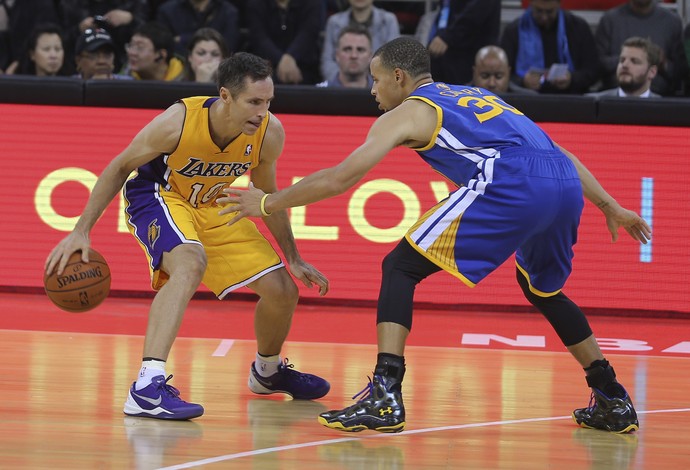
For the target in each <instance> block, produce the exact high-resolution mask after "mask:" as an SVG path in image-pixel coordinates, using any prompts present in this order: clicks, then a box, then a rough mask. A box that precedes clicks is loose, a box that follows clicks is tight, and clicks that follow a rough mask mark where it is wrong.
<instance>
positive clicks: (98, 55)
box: [74, 28, 132, 80]
mask: <svg viewBox="0 0 690 470" xmlns="http://www.w3.org/2000/svg"><path fill="white" fill-rule="evenodd" d="M74 53H75V55H74V62H75V63H76V66H77V75H75V76H76V77H78V78H81V79H84V80H90V79H130V80H131V79H132V77H131V76H129V75H115V74H113V72H114V70H115V44H114V43H113V39H112V37H111V36H110V34H108V32H107V31H106V30H105V29H102V28H96V29H87V30H86V31H84V33H83V34H82V35H81V36H79V38H78V39H77V44H76V46H75V49H74Z"/></svg>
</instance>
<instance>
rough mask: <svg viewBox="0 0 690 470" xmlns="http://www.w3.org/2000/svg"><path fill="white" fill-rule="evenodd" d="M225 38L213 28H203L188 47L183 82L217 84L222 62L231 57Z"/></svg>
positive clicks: (195, 34)
mask: <svg viewBox="0 0 690 470" xmlns="http://www.w3.org/2000/svg"><path fill="white" fill-rule="evenodd" d="M229 56H230V51H229V50H228V45H227V44H226V43H225V38H223V36H222V35H221V34H220V33H219V32H218V31H216V30H215V29H213V28H201V29H199V30H198V31H197V32H196V33H194V35H193V36H192V38H191V39H190V40H189V44H188V45H187V60H186V61H185V64H184V72H183V73H182V80H183V81H186V82H199V83H215V81H216V72H217V71H218V64H220V61H221V60H223V59H225V58H227V57H229Z"/></svg>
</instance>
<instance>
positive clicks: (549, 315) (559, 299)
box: [218, 38, 651, 433]
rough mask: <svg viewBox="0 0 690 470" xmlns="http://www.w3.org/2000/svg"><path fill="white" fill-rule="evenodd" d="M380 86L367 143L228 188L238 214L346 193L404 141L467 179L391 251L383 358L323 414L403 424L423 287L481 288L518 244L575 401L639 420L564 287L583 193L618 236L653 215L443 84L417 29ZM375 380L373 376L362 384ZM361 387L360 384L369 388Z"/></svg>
mask: <svg viewBox="0 0 690 470" xmlns="http://www.w3.org/2000/svg"><path fill="white" fill-rule="evenodd" d="M370 68H371V75H372V77H373V78H374V85H373V87H372V89H371V93H372V94H373V95H374V97H375V98H376V101H377V102H378V103H379V107H380V108H381V109H382V110H384V111H386V112H385V113H384V114H383V115H382V116H381V117H379V118H378V119H377V120H376V121H375V122H374V124H373V125H372V126H371V129H370V130H369V134H368V136H367V138H366V140H365V141H364V143H363V144H362V145H360V146H359V147H358V148H357V149H356V150H355V151H354V152H352V153H351V154H350V156H348V157H347V158H346V159H345V160H344V161H342V162H341V163H340V164H338V165H337V166H335V167H332V168H327V169H324V170H321V171H318V172H316V173H313V174H312V175H309V176H307V177H305V178H304V179H302V180H301V181H299V182H298V183H296V184H295V185H293V186H290V187H288V188H285V189H283V190H281V191H279V192H277V193H265V192H264V191H261V190H259V189H255V188H250V189H249V190H248V191H237V190H233V189H225V190H224V192H225V193H226V194H227V195H228V196H226V197H223V198H219V200H218V202H219V203H223V204H225V203H228V204H230V205H229V206H228V207H226V208H223V209H222V210H221V213H229V212H230V211H238V213H237V214H236V215H235V217H234V218H233V219H232V221H231V223H235V222H240V221H241V220H242V217H245V216H258V215H262V214H263V215H264V216H266V215H267V214H270V213H272V212H275V211H280V210H283V209H286V208H288V207H294V206H301V205H306V204H309V203H313V202H315V201H319V200H321V199H325V198H327V197H331V196H335V195H337V194H340V193H342V192H344V191H345V190H347V189H348V188H350V187H351V186H353V185H354V184H355V183H356V182H357V181H359V180H360V179H361V178H362V177H363V176H364V175H365V174H366V173H367V172H368V171H369V170H370V169H371V168H372V167H373V166H374V165H376V164H377V163H378V162H379V161H381V160H382V159H383V158H384V156H385V155H386V154H387V153H388V152H389V151H391V150H392V149H393V148H395V147H397V146H406V147H409V148H412V149H414V150H416V151H417V152H418V153H419V155H420V156H421V157H422V158H423V159H424V160H425V161H426V162H427V163H429V165H431V166H432V167H433V168H434V169H435V170H437V171H438V172H439V173H441V174H443V175H445V176H446V177H447V178H448V179H450V180H451V181H453V182H454V183H455V184H456V185H457V186H458V189H457V191H455V192H453V193H451V194H450V195H449V196H448V197H447V198H446V199H444V200H442V201H441V202H439V203H438V204H437V205H436V206H434V207H432V208H431V209H430V210H429V211H428V212H427V213H426V214H424V215H423V216H422V218H421V219H420V220H419V221H418V222H417V223H415V224H414V225H413V226H412V227H411V228H410V229H409V231H408V232H407V234H406V235H405V237H404V239H403V240H402V241H401V242H400V243H399V244H398V245H397V247H396V248H395V249H393V251H392V252H391V253H389V254H388V255H387V256H386V258H385V259H384V261H383V274H382V281H381V290H380V294H379V301H378V311H377V334H378V352H379V354H378V360H377V363H376V367H375V369H374V376H373V381H370V383H369V385H368V393H366V394H365V395H364V397H363V398H362V399H361V400H360V401H359V402H357V403H355V404H354V405H352V406H349V407H347V408H345V409H343V410H333V411H329V412H326V413H322V414H321V415H320V416H319V422H320V423H321V424H323V425H325V426H327V427H329V428H333V429H338V430H342V431H362V430H364V429H373V430H376V431H380V432H399V431H402V430H403V428H404V426H405V408H404V406H403V400H402V393H401V383H402V380H403V376H404V374H405V360H404V356H403V355H404V349H405V342H406V339H407V336H408V334H409V332H410V328H411V325H412V307H413V294H414V289H415V286H416V285H417V284H418V283H419V282H420V281H421V280H422V279H424V278H426V277H427V276H429V275H431V274H433V273H436V272H438V271H440V270H445V271H448V272H449V273H451V274H453V275H454V276H456V277H457V278H458V279H460V280H461V281H462V282H464V283H465V284H467V285H468V286H470V287H472V286H474V285H476V284H477V283H478V282H480V281H481V280H482V279H484V278H485V277H486V276H487V275H488V274H490V273H491V272H492V271H493V270H494V269H496V268H497V267H498V266H499V265H500V264H502V263H503V262H504V261H506V260H507V259H508V258H509V257H510V256H511V255H512V254H513V253H516V261H517V269H516V275H517V281H518V284H519V285H520V287H521V288H522V291H523V292H524V295H525V297H526V298H527V300H529V302H531V303H532V304H533V305H534V306H535V307H537V308H538V309H539V310H540V311H541V312H542V313H543V314H544V316H545V317H546V319H547V320H548V321H549V322H550V323H551V325H552V326H553V328H554V329H555V331H556V333H557V334H558V335H559V337H560V338H561V340H562V341H563V343H564V345H565V346H566V347H567V349H568V350H569V351H570V352H571V353H572V355H573V356H574V357H575V359H577V361H578V362H579V363H580V364H581V366H582V367H583V368H584V370H585V372H586V380H587V384H588V385H589V386H590V387H591V389H592V398H593V399H592V400H591V401H590V406H589V407H587V408H581V409H578V410H575V411H574V412H573V418H574V419H575V421H576V422H577V423H578V424H579V425H581V426H583V427H588V428H598V429H604V430H607V431H612V432H615V433H626V432H631V431H635V430H637V429H638V427H639V424H638V420H637V415H636V412H635V409H634V408H633V404H632V402H631V400H630V397H629V396H628V393H627V392H626V390H625V389H624V388H623V386H622V385H620V384H619V383H618V382H617V381H616V374H615V373H614V371H613V368H612V367H611V366H610V365H609V363H608V361H606V359H605V358H604V356H603V355H602V352H601V350H600V349H599V346H598V344H597V341H596V339H595V338H594V335H593V334H592V330H591V328H590V326H589V323H588V321H587V319H586V318H585V316H584V315H583V313H582V311H581V310H580V309H579V308H578V307H577V305H575V304H574V303H573V302H572V301H571V300H570V299H569V298H568V297H566V296H565V294H564V293H563V292H562V291H561V289H562V288H563V286H564V285H565V282H566V280H567V278H568V276H569V274H570V271H571V260H572V257H573V248H572V247H573V245H574V243H575V241H576V237H577V228H578V224H579V221H580V215H581V212H582V209H583V205H584V201H583V193H584V197H586V198H587V199H589V200H590V201H591V202H593V203H594V204H595V205H596V206H597V207H598V208H599V209H600V210H601V211H602V212H603V214H604V216H605V218H606V224H607V226H608V229H609V230H610V232H611V234H612V237H613V241H616V239H617V237H618V230H619V228H620V227H623V228H624V229H625V230H626V231H627V232H628V234H630V236H631V237H632V238H634V239H635V240H638V241H639V242H642V243H646V242H647V240H648V239H649V238H650V236H651V230H650V228H649V226H648V225H647V223H646V222H645V221H644V220H643V219H642V218H641V217H640V216H638V215H637V214H636V213H635V212H633V211H630V210H626V209H624V208H623V207H621V206H620V205H619V204H618V203H617V202H616V201H615V199H614V198H613V197H611V196H610V195H609V194H608V193H607V192H606V191H605V190H604V189H603V188H602V187H601V185H600V184H599V183H598V182H597V180H596V179H595V178H594V176H592V174H591V173H590V172H589V171H588V170H587V169H586V168H585V167H584V166H583V165H582V163H581V162H580V161H579V160H578V159H577V158H576V157H575V156H574V155H573V154H571V153H570V152H568V151H566V150H564V149H563V148H561V147H559V146H558V145H557V144H556V143H554V142H553V141H552V140H551V139H550V138H549V137H548V136H547V135H546V134H545V133H544V132H543V131H542V130H541V129H540V128H539V127H538V126H537V125H536V124H534V123H533V122H532V121H530V120H529V119H528V118H527V117H525V116H524V115H523V114H522V113H521V112H520V111H518V110H517V109H515V108H513V107H512V106H510V105H508V104H506V103H505V102H504V101H503V100H501V99H500V98H499V97H498V96H496V95H494V94H492V93H490V92H488V91H487V90H484V89H481V88H472V87H466V86H456V85H448V84H445V83H437V82H434V81H433V79H432V78H431V74H430V68H429V55H428V52H427V50H426V48H425V47H424V46H422V45H421V44H420V43H418V42H417V41H415V40H413V39H410V38H398V39H395V40H393V41H391V42H389V43H387V44H385V45H384V46H382V47H381V48H380V49H379V50H378V51H377V52H376V53H375V54H374V57H373V59H372V61H371V66H370ZM366 390H367V389H366V388H365V391H366ZM363 392H364V391H363Z"/></svg>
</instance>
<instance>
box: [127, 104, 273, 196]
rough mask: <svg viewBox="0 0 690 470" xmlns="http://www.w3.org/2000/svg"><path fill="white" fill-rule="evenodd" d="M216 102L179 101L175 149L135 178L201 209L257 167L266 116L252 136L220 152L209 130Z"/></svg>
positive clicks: (242, 137) (233, 142)
mask: <svg viewBox="0 0 690 470" xmlns="http://www.w3.org/2000/svg"><path fill="white" fill-rule="evenodd" d="M217 99H218V98H217V97H208V96H197V97H192V98H185V99H182V100H181V102H182V103H183V104H184V106H185V108H186V113H185V118H184V124H183V126H182V134H181V136H180V141H179V143H178V145H177V148H176V149H175V151H173V152H172V153H171V154H169V155H161V156H160V157H158V158H156V159H155V160H153V161H151V162H150V163H148V164H146V165H144V166H142V167H140V168H139V170H138V175H137V177H138V178H143V179H148V180H153V181H155V182H157V183H159V184H160V185H161V186H162V188H160V189H164V190H167V191H173V192H176V193H178V194H179V195H181V196H182V197H184V198H185V199H186V200H187V201H188V202H189V203H190V204H191V205H192V206H193V207H205V206H209V205H211V204H213V202H214V201H215V199H216V197H217V196H219V195H220V194H221V190H222V189H223V188H224V187H226V186H228V185H230V184H231V183H232V182H233V181H235V179H237V178H238V177H240V176H242V175H243V174H245V173H246V172H247V171H249V170H250V169H251V168H253V167H255V166H256V165H258V164H259V156H260V155H261V145H262V143H263V139H264V135H265V134H266V128H267V127H268V122H269V119H270V117H269V116H270V113H269V114H268V115H267V116H266V118H265V119H264V120H263V122H262V123H261V127H260V128H259V129H258V130H257V132H256V133H255V134H254V135H246V134H240V135H238V136H237V137H236V138H235V139H234V140H233V141H232V142H230V143H229V144H228V145H227V147H225V148H223V149H221V148H219V147H218V145H216V143H215V142H214V141H213V139H212V138H211V131H210V127H209V112H210V109H211V105H212V104H213V103H214V102H215V101H216V100H217Z"/></svg>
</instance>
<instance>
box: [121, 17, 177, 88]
mask: <svg viewBox="0 0 690 470" xmlns="http://www.w3.org/2000/svg"><path fill="white" fill-rule="evenodd" d="M125 49H126V50H127V62H128V63H127V66H126V67H125V69H124V73H125V75H131V76H132V77H134V78H135V79H137V80H164V81H171V80H177V79H179V77H180V75H181V74H182V70H183V69H184V64H183V62H182V61H181V60H180V59H178V58H177V57H175V56H174V50H175V41H174V39H173V35H172V33H171V32H170V30H169V29H168V28H166V27H165V26H163V25H161V24H160V23H156V22H150V23H146V24H144V25H142V26H140V27H139V28H138V29H137V30H136V31H135V32H134V34H133V35H132V39H131V40H130V41H129V42H128V43H127V44H126V45H125Z"/></svg>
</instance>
